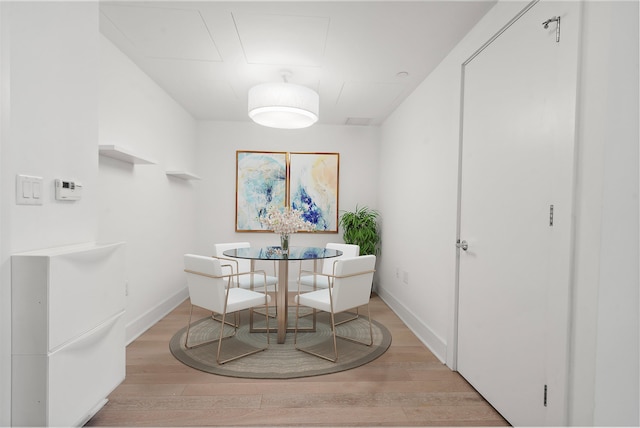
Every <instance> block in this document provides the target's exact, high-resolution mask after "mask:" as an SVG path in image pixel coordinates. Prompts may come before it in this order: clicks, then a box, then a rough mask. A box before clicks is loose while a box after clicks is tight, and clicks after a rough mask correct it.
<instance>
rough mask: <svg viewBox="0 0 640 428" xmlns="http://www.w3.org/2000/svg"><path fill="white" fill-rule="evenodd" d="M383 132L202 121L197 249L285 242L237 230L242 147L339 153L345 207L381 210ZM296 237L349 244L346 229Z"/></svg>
mask: <svg viewBox="0 0 640 428" xmlns="http://www.w3.org/2000/svg"><path fill="white" fill-rule="evenodd" d="M320 114H322V112H321V113H320ZM378 132H379V131H378V128H377V127H359V126H328V125H314V126H313V127H311V128H306V129H300V130H279V129H272V128H265V127H262V126H259V125H256V124H253V123H241V122H200V123H199V128H198V149H197V153H198V156H197V157H198V164H197V168H196V169H197V174H198V175H199V176H201V177H202V182H201V183H200V187H199V195H198V225H197V230H198V237H197V241H196V242H197V245H196V247H197V250H198V251H199V252H200V253H202V254H213V253H214V252H213V245H214V244H215V243H221V242H237V241H249V242H251V244H252V245H276V244H279V240H278V238H277V236H276V235H275V234H273V233H264V232H263V233H251V232H249V233H247V232H241V233H237V232H235V203H236V199H235V198H236V193H235V191H236V189H235V177H236V150H253V151H285V152H287V151H288V152H320V151H321V152H338V153H340V187H339V196H338V197H339V200H338V208H339V210H340V211H343V210H353V209H354V208H355V206H356V205H359V206H365V205H366V206H368V207H370V208H374V209H377V207H378V196H377V195H378V188H377V185H378V182H377V177H378V146H379V137H378ZM291 239H292V242H291V245H316V246H324V245H325V244H326V243H327V242H344V241H343V239H342V231H340V233H339V234H335V233H317V234H308V233H304V234H296V235H294V236H293V237H292V238H291ZM292 265H294V264H293V263H292ZM263 267H264V266H263ZM268 267H271V266H268ZM295 267H297V266H292V269H293V268H295Z"/></svg>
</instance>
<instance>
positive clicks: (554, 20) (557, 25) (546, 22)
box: [542, 16, 560, 43]
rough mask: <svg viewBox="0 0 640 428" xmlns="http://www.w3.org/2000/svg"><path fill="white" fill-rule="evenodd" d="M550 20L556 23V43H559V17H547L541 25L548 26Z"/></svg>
mask: <svg viewBox="0 0 640 428" xmlns="http://www.w3.org/2000/svg"><path fill="white" fill-rule="evenodd" d="M552 22H555V23H556V43H560V17H559V16H554V17H553V18H549V19H547V20H546V21H544V22H543V23H542V26H543V27H544V28H545V29H547V28H549V24H551V23H552Z"/></svg>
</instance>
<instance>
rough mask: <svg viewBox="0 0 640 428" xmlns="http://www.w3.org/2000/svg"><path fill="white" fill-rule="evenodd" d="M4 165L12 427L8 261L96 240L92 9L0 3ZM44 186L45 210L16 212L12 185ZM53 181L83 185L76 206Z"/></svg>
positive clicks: (7, 399)
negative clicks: (38, 182)
mask: <svg viewBox="0 0 640 428" xmlns="http://www.w3.org/2000/svg"><path fill="white" fill-rule="evenodd" d="M0 7H1V8H2V12H1V13H2V30H1V31H2V45H1V49H2V52H1V56H2V72H1V79H2V82H1V83H2V106H1V107H2V110H1V115H2V122H1V123H2V141H1V143H2V146H1V150H2V154H1V156H0V159H1V161H2V168H1V184H2V200H1V208H0V209H1V217H2V223H1V226H0V228H1V230H0V236H2V246H1V260H0V263H1V270H2V276H1V285H0V288H1V289H0V325H1V326H2V328H1V331H0V425H3V426H9V425H10V423H11V419H10V417H11V415H10V409H11V347H10V344H11V276H10V275H11V274H10V263H11V262H10V256H11V254H12V253H15V252H21V251H26V250H32V249H38V248H46V247H53V246H60V245H67V244H73V243H78V242H85V241H93V240H95V238H96V215H95V213H96V204H97V193H96V185H97V175H98V168H97V164H98V153H97V150H96V146H97V143H98V103H97V99H98V66H99V64H98V52H99V49H98V48H99V44H98V8H97V3H90V2H72V3H49V2H41V3H32V2H13V3H6V2H2V3H1V4H0ZM16 174H28V175H36V176H41V177H43V179H44V194H43V197H44V198H43V202H44V203H43V205H42V206H24V205H21V206H18V205H16V204H15V185H16V184H15V176H16ZM56 178H65V179H73V180H77V181H79V182H81V183H82V184H83V185H84V189H85V194H84V197H83V198H82V200H80V201H77V202H58V201H56V200H55V198H54V195H55V193H54V187H53V182H54V179H56Z"/></svg>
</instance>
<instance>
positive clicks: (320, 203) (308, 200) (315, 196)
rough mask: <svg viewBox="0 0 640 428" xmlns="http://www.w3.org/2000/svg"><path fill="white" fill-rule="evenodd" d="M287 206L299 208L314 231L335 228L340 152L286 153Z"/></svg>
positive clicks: (336, 223)
mask: <svg viewBox="0 0 640 428" xmlns="http://www.w3.org/2000/svg"><path fill="white" fill-rule="evenodd" d="M288 178H289V206H290V207H291V208H293V209H298V210H300V211H302V216H303V218H304V219H305V220H307V221H309V222H310V223H312V224H314V225H315V226H316V232H326V233H337V232H338V200H339V194H338V192H339V185H338V184H339V180H340V154H339V153H301V152H292V153H290V155H289V177H288Z"/></svg>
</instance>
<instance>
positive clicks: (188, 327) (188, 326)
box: [184, 305, 235, 349]
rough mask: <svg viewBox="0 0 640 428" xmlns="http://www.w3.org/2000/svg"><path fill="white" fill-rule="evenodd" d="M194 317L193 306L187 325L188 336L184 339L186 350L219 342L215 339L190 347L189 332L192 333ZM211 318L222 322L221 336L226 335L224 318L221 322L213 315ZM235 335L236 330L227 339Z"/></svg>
mask: <svg viewBox="0 0 640 428" xmlns="http://www.w3.org/2000/svg"><path fill="white" fill-rule="evenodd" d="M192 317H193V305H191V309H190V310H189V322H188V323H187V334H186V335H185V338H184V347H185V348H186V349H193V348H199V347H200V346H204V345H208V344H210V343H213V342H217V341H218V340H219V339H213V340H208V341H205V342H201V343H198V344H196V345H189V332H190V331H191V319H192ZM211 318H213V320H215V321H218V322H221V324H222V325H221V326H220V334H223V333H224V326H225V322H224V321H223V320H224V317H223V319H222V320H219V319H217V318H215V317H213V315H212V316H211ZM226 324H227V325H230V326H233V327H235V326H234V325H233V324H231V323H228V322H227V323H226ZM233 335H235V330H234V332H233V334H232V335H230V336H226V337H231V336H233Z"/></svg>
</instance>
